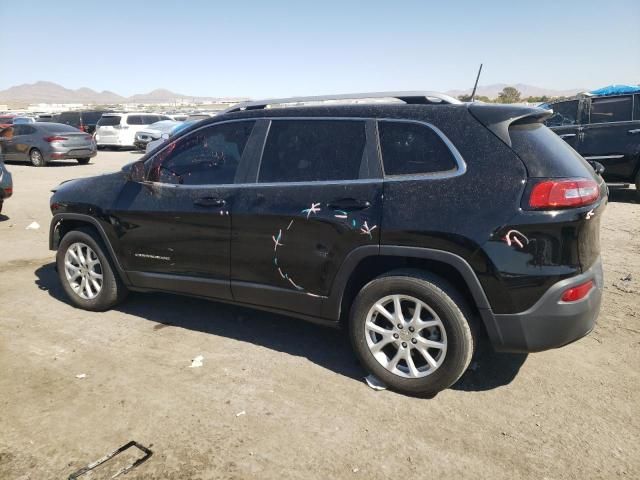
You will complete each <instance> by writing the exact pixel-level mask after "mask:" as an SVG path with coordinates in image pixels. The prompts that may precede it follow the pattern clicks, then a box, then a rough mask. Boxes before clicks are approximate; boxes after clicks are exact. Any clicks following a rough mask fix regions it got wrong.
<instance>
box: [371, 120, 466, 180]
mask: <svg viewBox="0 0 640 480" xmlns="http://www.w3.org/2000/svg"><path fill="white" fill-rule="evenodd" d="M380 122H394V123H415V124H418V125H422V126H424V127H426V128H429V129H431V130H432V131H433V132H434V133H435V134H436V135H437V136H438V137H440V140H442V141H443V143H444V144H445V146H446V147H447V148H448V149H449V151H450V152H451V155H452V156H453V159H454V161H455V162H456V168H452V169H450V170H441V171H437V172H430V173H400V174H394V175H392V174H387V173H386V172H384V158H383V156H382V142H381V141H380V131H379V129H378V124H379V123H380ZM376 130H377V133H378V135H377V136H376V140H377V142H378V154H379V155H380V165H381V166H382V171H383V176H384V179H385V180H391V181H397V180H405V179H407V178H411V179H412V180H441V179H445V178H454V177H459V176H461V175H464V174H465V173H467V163H466V162H465V161H464V158H463V157H462V154H461V153H460V151H459V150H458V149H457V148H456V146H455V145H454V144H453V143H452V142H451V140H449V138H448V137H447V136H446V135H445V134H444V132H442V130H440V129H439V128H438V127H436V126H435V125H433V124H431V123H429V122H423V121H421V120H411V119H406V120H405V119H400V118H378V119H377V121H376Z"/></svg>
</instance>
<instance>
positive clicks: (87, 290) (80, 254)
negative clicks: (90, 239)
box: [64, 242, 102, 300]
mask: <svg viewBox="0 0 640 480" xmlns="http://www.w3.org/2000/svg"><path fill="white" fill-rule="evenodd" d="M64 273H65V276H66V278H67V282H69V286H70V287H71V289H72V290H73V291H74V292H75V293H76V294H77V295H78V296H80V297H81V298H83V299H85V300H92V299H94V298H96V297H97V296H98V295H99V294H100V291H101V290H102V264H101V263H100V259H99V258H98V255H97V254H96V252H94V251H93V249H92V248H91V247H90V246H89V245H87V244H85V243H82V242H76V243H72V244H71V245H69V248H68V249H67V252H66V253H65V255H64Z"/></svg>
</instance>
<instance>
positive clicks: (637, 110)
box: [0, 94, 640, 123]
mask: <svg viewBox="0 0 640 480" xmlns="http://www.w3.org/2000/svg"><path fill="white" fill-rule="evenodd" d="M633 105H634V108H633V110H634V114H633V119H634V120H640V94H638V95H636V96H635V98H634V100H633ZM0 123H2V122H0Z"/></svg>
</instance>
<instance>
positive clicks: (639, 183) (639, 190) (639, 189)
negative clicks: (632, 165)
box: [636, 171, 640, 200]
mask: <svg viewBox="0 0 640 480" xmlns="http://www.w3.org/2000/svg"><path fill="white" fill-rule="evenodd" d="M636 197H637V198H638V200H640V171H639V172H638V175H636Z"/></svg>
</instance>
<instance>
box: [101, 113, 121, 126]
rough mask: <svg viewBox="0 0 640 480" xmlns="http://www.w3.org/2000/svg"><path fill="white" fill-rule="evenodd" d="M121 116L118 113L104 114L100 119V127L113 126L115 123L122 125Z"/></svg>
mask: <svg viewBox="0 0 640 480" xmlns="http://www.w3.org/2000/svg"><path fill="white" fill-rule="evenodd" d="M120 119H121V117H120V116H118V115H109V116H106V115H103V116H102V118H100V120H98V126H99V127H113V126H115V125H120Z"/></svg>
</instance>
